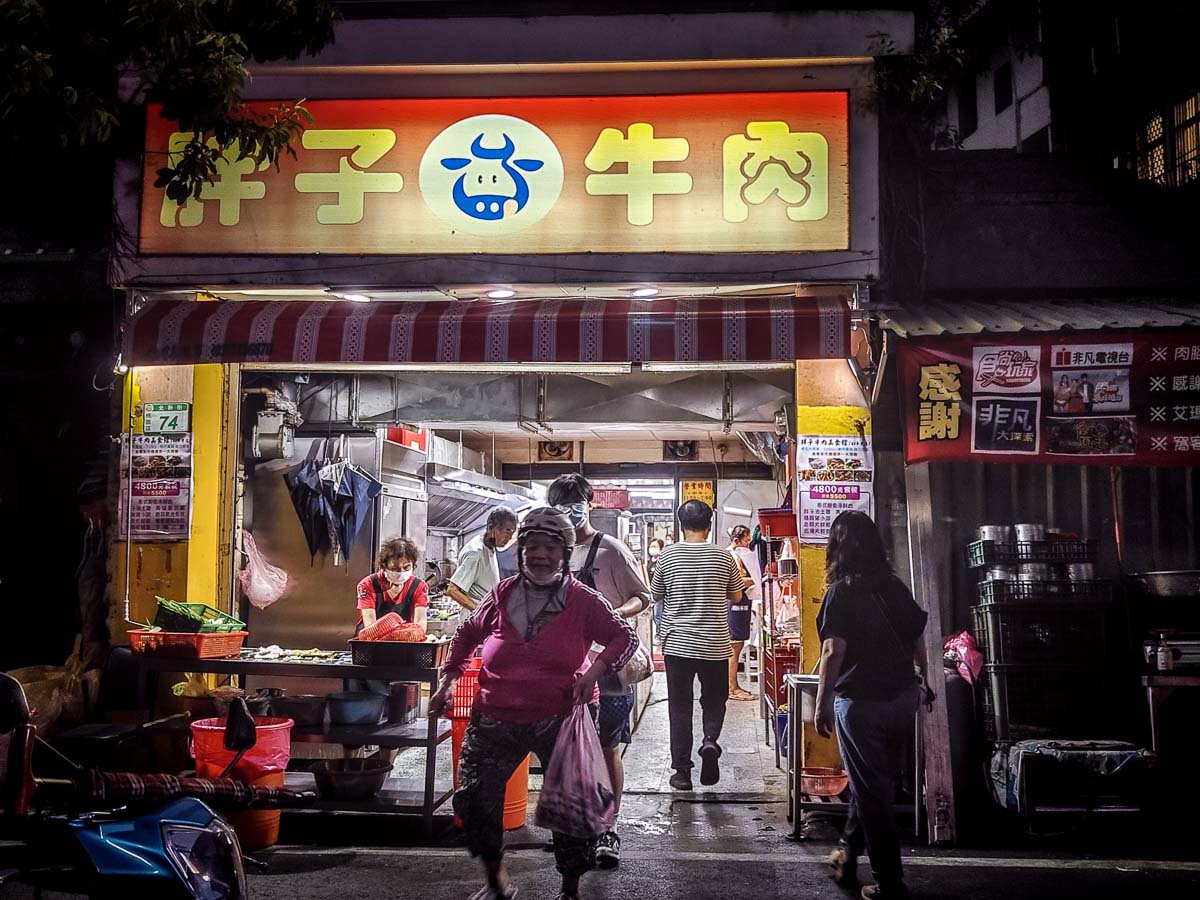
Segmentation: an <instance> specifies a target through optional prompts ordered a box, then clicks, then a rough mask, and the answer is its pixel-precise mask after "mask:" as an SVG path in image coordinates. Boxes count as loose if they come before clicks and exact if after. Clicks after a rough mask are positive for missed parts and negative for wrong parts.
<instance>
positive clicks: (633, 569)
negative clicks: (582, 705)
mask: <svg viewBox="0 0 1200 900" xmlns="http://www.w3.org/2000/svg"><path fill="white" fill-rule="evenodd" d="M597 536H599V538H600V546H599V547H597V548H596V558H595V560H594V561H593V562H592V580H593V581H594V582H595V584H596V590H597V591H598V592H599V593H600V595H601V596H602V597H604V599H605V600H607V601H608V605H609V606H611V607H612V608H613V609H619V608H620V607H622V606H624V605H625V604H626V603H628V602H629V600H630V598H632V597H641V598H642V600H643V602H644V603H646V604H647V605H648V604H649V603H650V589H649V588H648V587H646V582H644V581H642V573H641V569H639V568H638V563H637V559H636V558H635V557H634V555H633V553H632V552H630V550H629V548H628V547H626V546H625V545H624V544H623V543H621V542H620V541H618V540H617V539H616V538H615V537H613V536H612V535H610V534H604V533H603V532H597V533H596V534H594V535H592V536H591V537H589V538H585V539H584V540H583V541H581V542H580V543H578V544H576V545H575V549H574V550H572V551H571V571H572V572H573V573H574V574H575V575H576V576H578V575H579V574H580V570H581V569H582V568H583V566H584V564H585V563H586V562H587V558H588V554H589V553H590V552H591V549H592V541H594V540H595V539H596V537H597ZM593 649H594V648H593ZM600 690H601V693H603V694H629V693H632V692H633V688H625V687H623V686H622V685H621V683H620V682H619V681H618V680H617V678H616V676H615V675H612V674H608V675H606V676H605V677H604V678H603V679H602V681H601V684H600Z"/></svg>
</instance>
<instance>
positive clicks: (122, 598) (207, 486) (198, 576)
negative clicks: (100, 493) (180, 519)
mask: <svg viewBox="0 0 1200 900" xmlns="http://www.w3.org/2000/svg"><path fill="white" fill-rule="evenodd" d="M236 400H237V370H236V369H235V368H233V367H229V366H221V365H203V366H156V367H152V368H140V369H132V370H130V372H129V373H128V374H127V375H126V377H125V385H124V389H123V391H122V426H123V428H124V429H130V430H131V431H132V432H133V433H134V434H137V433H139V432H141V430H142V405H143V403H153V402H161V403H170V402H184V403H191V404H192V410H191V414H192V527H191V537H190V539H189V540H186V541H167V542H158V541H153V542H152V541H134V542H133V543H132V545H130V546H128V547H127V546H126V542H125V541H122V540H118V539H114V541H113V546H112V553H111V554H110V560H111V563H110V573H111V580H110V589H111V595H110V600H111V607H110V608H111V614H110V617H109V627H110V630H111V631H112V634H113V641H114V643H123V635H124V634H125V632H126V631H127V630H128V629H129V628H134V627H137V624H138V623H145V622H147V621H148V620H150V619H152V618H153V617H154V614H155V609H156V603H155V599H154V598H155V597H156V596H160V597H167V598H170V599H173V600H187V601H192V602H200V603H209V604H212V605H214V606H217V607H218V608H221V609H225V610H230V609H231V602H232V598H231V596H230V593H231V592H230V572H231V571H232V568H231V567H232V562H231V547H232V535H231V529H232V520H233V516H232V504H233V483H234V478H233V471H234V469H233V467H234V466H236V459H235V458H234V456H235V446H236V436H237V421H236V416H237V403H236ZM118 533H119V532H118V529H114V530H113V534H114V535H116V534H118ZM127 560H128V581H127V580H126V578H127V575H126V561H127ZM127 592H128V593H127ZM127 599H128V620H131V621H127V619H126V600H127Z"/></svg>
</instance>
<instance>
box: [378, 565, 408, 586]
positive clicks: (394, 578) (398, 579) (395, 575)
mask: <svg viewBox="0 0 1200 900" xmlns="http://www.w3.org/2000/svg"><path fill="white" fill-rule="evenodd" d="M383 576H384V578H386V579H387V580H388V581H389V582H391V584H392V586H393V587H397V586H399V585H402V584H404V583H405V582H406V581H408V579H410V578H412V569H409V570H407V571H405V572H393V571H392V570H391V569H384V570H383Z"/></svg>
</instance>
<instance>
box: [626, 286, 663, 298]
mask: <svg viewBox="0 0 1200 900" xmlns="http://www.w3.org/2000/svg"><path fill="white" fill-rule="evenodd" d="M629 296H631V297H657V296H658V288H652V287H640V288H634V289H633V290H632V291H630V292H629Z"/></svg>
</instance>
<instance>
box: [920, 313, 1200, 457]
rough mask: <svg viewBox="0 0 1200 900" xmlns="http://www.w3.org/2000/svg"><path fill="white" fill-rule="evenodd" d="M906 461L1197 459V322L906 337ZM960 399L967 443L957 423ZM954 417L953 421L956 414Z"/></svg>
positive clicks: (1199, 418) (1199, 403)
mask: <svg viewBox="0 0 1200 900" xmlns="http://www.w3.org/2000/svg"><path fill="white" fill-rule="evenodd" d="M900 377H901V379H902V383H903V384H904V388H903V392H902V394H903V401H902V402H903V405H904V411H905V458H906V460H907V461H908V462H910V463H912V462H921V461H925V460H956V459H970V458H972V457H973V456H979V457H980V458H995V457H997V456H1003V457H1007V458H1008V460H1009V461H1012V462H1018V461H1025V462H1041V463H1051V462H1059V463H1061V462H1071V461H1075V462H1095V463H1097V464H1111V463H1114V462H1119V463H1122V464H1130V463H1133V464H1142V465H1196V464H1197V463H1200V338H1198V337H1197V336H1196V334H1195V333H1194V332H1190V331H1169V330H1153V329H1152V330H1146V331H1142V332H1134V333H1121V332H1104V333H1101V334H1092V335H1088V334H1080V335H1078V336H1077V337H1075V339H1074V340H1073V341H1072V342H1071V343H1066V342H1064V341H1063V337H1062V336H1061V335H1059V336H1057V339H1055V338H1052V337H1050V338H1045V339H1042V340H1040V341H1038V340H1036V339H1035V340H1034V341H1033V342H1030V341H1029V339H1028V337H1026V338H1025V339H1024V340H1021V339H1019V338H1017V337H1014V338H1011V339H1005V338H995V337H993V338H992V339H991V340H978V339H977V340H971V339H965V338H939V339H930V340H928V341H923V342H914V341H906V342H905V343H904V344H903V345H902V346H901V350H900ZM939 403H940V404H942V405H943V406H950V405H953V406H955V407H961V409H962V413H961V414H962V415H965V416H967V417H968V418H969V421H970V423H971V429H970V443H969V444H968V443H967V441H966V435H965V434H964V433H960V430H959V429H958V428H957V422H958V414H957V413H953V414H952V413H950V412H949V410H942V411H938V410H937V406H936V405H937V404H939ZM952 415H953V418H954V421H953V423H950V422H949V419H950V418H951V416H952Z"/></svg>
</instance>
